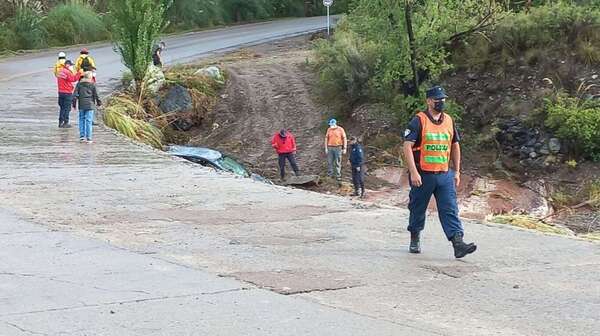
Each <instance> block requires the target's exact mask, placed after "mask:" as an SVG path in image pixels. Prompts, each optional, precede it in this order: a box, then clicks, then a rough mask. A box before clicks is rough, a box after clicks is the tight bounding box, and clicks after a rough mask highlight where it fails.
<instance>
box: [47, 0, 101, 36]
mask: <svg viewBox="0 0 600 336" xmlns="http://www.w3.org/2000/svg"><path fill="white" fill-rule="evenodd" d="M43 25H44V27H45V29H46V31H47V32H48V41H49V43H50V44H51V45H56V46H61V45H71V44H80V43H88V42H94V41H100V40H106V39H108V38H109V34H108V31H107V29H106V26H105V25H104V22H103V21H102V18H101V17H100V15H98V14H97V13H96V12H94V9H93V8H92V7H90V6H89V5H86V4H83V3H80V2H75V1H73V2H70V3H67V4H63V5H58V6H56V7H54V8H53V9H52V10H51V11H50V12H49V13H48V16H47V17H46V18H45V19H44V21H43Z"/></svg>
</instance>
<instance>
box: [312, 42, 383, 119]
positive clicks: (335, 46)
mask: <svg viewBox="0 0 600 336" xmlns="http://www.w3.org/2000/svg"><path fill="white" fill-rule="evenodd" d="M315 48H316V51H317V54H316V55H317V59H316V62H315V70H316V72H317V73H318V74H319V84H320V89H321V94H322V96H323V97H326V99H327V100H329V101H330V102H334V103H336V105H339V106H341V108H342V109H347V108H350V107H352V106H353V105H355V104H357V103H358V102H360V101H361V100H365V99H367V97H369V93H370V91H371V87H370V85H371V84H372V83H371V79H372V78H373V76H374V66H375V65H376V63H377V48H376V46H375V44H374V43H368V42H364V41H361V40H360V39H359V38H358V37H357V36H356V35H355V34H353V33H352V32H341V33H339V35H338V36H337V37H336V39H335V40H334V41H333V42H332V43H330V42H328V41H326V40H320V41H317V42H316V44H315Z"/></svg>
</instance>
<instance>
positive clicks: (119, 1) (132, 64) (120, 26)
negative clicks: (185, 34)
mask: <svg viewBox="0 0 600 336" xmlns="http://www.w3.org/2000/svg"><path fill="white" fill-rule="evenodd" d="M170 5H171V1H165V0H111V1H110V10H111V15H112V17H113V19H114V26H113V40H114V43H115V49H116V50H117V51H118V52H119V54H121V58H122V61H123V64H124V65H125V66H126V67H127V68H129V70H130V71H131V74H132V75H133V79H134V80H135V83H136V87H137V88H141V84H142V81H143V80H144V76H145V75H146V71H147V70H148V66H149V65H150V62H151V61H152V51H153V50H152V47H153V45H154V44H155V43H156V42H157V40H158V38H159V35H160V33H161V31H162V30H163V29H164V28H165V27H166V26H167V24H168V21H167V19H166V11H167V9H168V8H169V6H170Z"/></svg>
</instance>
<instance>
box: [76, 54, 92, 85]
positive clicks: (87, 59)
mask: <svg viewBox="0 0 600 336" xmlns="http://www.w3.org/2000/svg"><path fill="white" fill-rule="evenodd" d="M79 70H83V71H84V72H88V71H91V72H92V73H93V82H94V83H95V82H96V62H94V59H93V58H92V56H90V52H89V50H87V48H83V49H81V52H80V53H79V58H77V61H76V62H75V71H77V72H79Z"/></svg>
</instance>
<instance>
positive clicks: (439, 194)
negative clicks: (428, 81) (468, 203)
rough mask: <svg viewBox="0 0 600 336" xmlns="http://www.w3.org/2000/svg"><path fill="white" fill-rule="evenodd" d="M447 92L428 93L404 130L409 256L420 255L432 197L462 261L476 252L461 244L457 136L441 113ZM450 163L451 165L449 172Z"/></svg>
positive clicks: (458, 138) (471, 245)
mask: <svg viewBox="0 0 600 336" xmlns="http://www.w3.org/2000/svg"><path fill="white" fill-rule="evenodd" d="M446 98H447V96H446V93H445V92H444V89H443V88H442V87H440V86H434V87H432V88H431V89H429V90H427V110H426V111H425V112H419V113H417V115H416V116H415V117H414V118H413V119H412V121H411V122H410V123H409V125H408V128H407V129H406V130H405V131H404V156H405V159H406V162H407V165H408V169H409V179H410V186H411V189H410V201H409V204H408V208H409V210H410V219H409V224H408V231H410V248H409V252H410V253H421V244H420V233H421V231H422V230H423V228H424V227H425V214H426V211H427V206H428V205H429V201H430V199H431V196H432V195H434V196H435V200H436V202H437V209H438V215H439V218H440V221H441V223H442V228H443V229H444V233H445V234H446V237H447V238H448V240H449V241H451V242H452V246H453V247H454V256H455V257H456V258H462V257H464V256H466V255H467V254H470V253H473V252H475V250H476V249H477V246H476V245H475V244H474V243H469V244H466V243H465V242H464V241H463V235H464V231H463V226H462V223H461V221H460V219H459V217H458V205H457V202H456V188H457V187H458V186H459V184H460V145H459V141H460V137H459V134H458V132H457V130H456V127H455V125H454V122H453V120H452V118H451V117H450V115H448V114H446V113H444V104H445V101H446ZM450 162H452V163H453V167H452V169H451V167H450Z"/></svg>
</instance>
